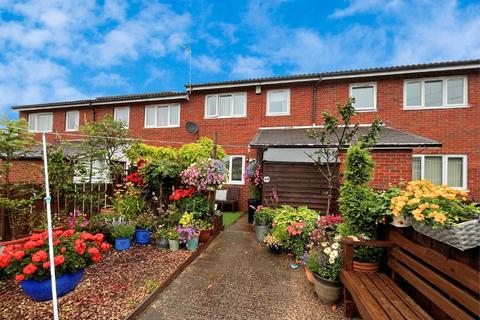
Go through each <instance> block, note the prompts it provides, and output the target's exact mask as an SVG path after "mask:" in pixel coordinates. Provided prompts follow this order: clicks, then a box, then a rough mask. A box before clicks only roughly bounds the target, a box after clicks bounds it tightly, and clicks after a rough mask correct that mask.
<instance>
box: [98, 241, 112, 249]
mask: <svg viewBox="0 0 480 320" xmlns="http://www.w3.org/2000/svg"><path fill="white" fill-rule="evenodd" d="M100 248H101V249H102V250H103V251H108V249H110V244H109V243H107V242H103V243H102V244H101V245H100Z"/></svg>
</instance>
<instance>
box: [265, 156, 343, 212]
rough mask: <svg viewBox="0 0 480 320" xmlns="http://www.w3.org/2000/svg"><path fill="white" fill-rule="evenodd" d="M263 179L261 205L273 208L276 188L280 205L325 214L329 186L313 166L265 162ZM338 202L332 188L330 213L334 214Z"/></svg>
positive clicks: (336, 191) (336, 190) (335, 192)
mask: <svg viewBox="0 0 480 320" xmlns="http://www.w3.org/2000/svg"><path fill="white" fill-rule="evenodd" d="M263 176H264V183H263V204H264V205H272V203H273V202H272V189H273V188H276V189H277V194H278V199H279V201H278V204H279V205H282V204H287V205H290V206H293V207H300V206H307V207H309V208H310V209H314V210H318V211H320V213H321V214H325V213H326V210H327V191H328V183H327V180H326V179H325V177H324V176H323V175H322V173H321V172H320V171H319V168H318V167H315V166H314V165H313V164H311V163H290V162H269V161H264V162H263ZM265 178H267V179H265ZM265 180H267V181H268V180H269V181H268V182H266V181H265ZM337 198H338V188H334V192H333V198H332V203H331V206H332V211H331V212H332V213H333V212H337Z"/></svg>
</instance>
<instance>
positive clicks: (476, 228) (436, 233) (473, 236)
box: [412, 219, 480, 251]
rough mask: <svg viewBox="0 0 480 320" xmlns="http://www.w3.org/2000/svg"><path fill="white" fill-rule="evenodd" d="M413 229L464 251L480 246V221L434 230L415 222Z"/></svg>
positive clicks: (413, 222)
mask: <svg viewBox="0 0 480 320" xmlns="http://www.w3.org/2000/svg"><path fill="white" fill-rule="evenodd" d="M412 227H413V229H415V231H417V232H420V233H421V234H424V235H426V236H428V237H430V238H433V239H435V240H437V241H440V242H443V243H446V244H448V245H450V246H452V247H454V248H457V249H459V250H462V251H464V250H467V249H472V248H476V247H478V246H480V236H479V235H480V219H474V220H470V221H465V222H461V223H459V224H457V225H455V226H446V227H443V228H438V229H432V227H430V226H429V225H427V224H425V223H423V222H420V221H416V220H413V221H412Z"/></svg>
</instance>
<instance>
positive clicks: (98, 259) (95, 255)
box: [92, 254, 102, 262]
mask: <svg viewBox="0 0 480 320" xmlns="http://www.w3.org/2000/svg"><path fill="white" fill-rule="evenodd" d="M100 260H102V256H101V255H100V254H94V255H93V256H92V261H93V262H98V261H100Z"/></svg>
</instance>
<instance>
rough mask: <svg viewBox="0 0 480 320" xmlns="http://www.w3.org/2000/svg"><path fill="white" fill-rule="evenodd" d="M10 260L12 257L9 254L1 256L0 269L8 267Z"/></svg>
mask: <svg viewBox="0 0 480 320" xmlns="http://www.w3.org/2000/svg"><path fill="white" fill-rule="evenodd" d="M10 260H12V257H11V256H10V255H9V254H1V255H0V268H6V267H8V266H9V265H10Z"/></svg>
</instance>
